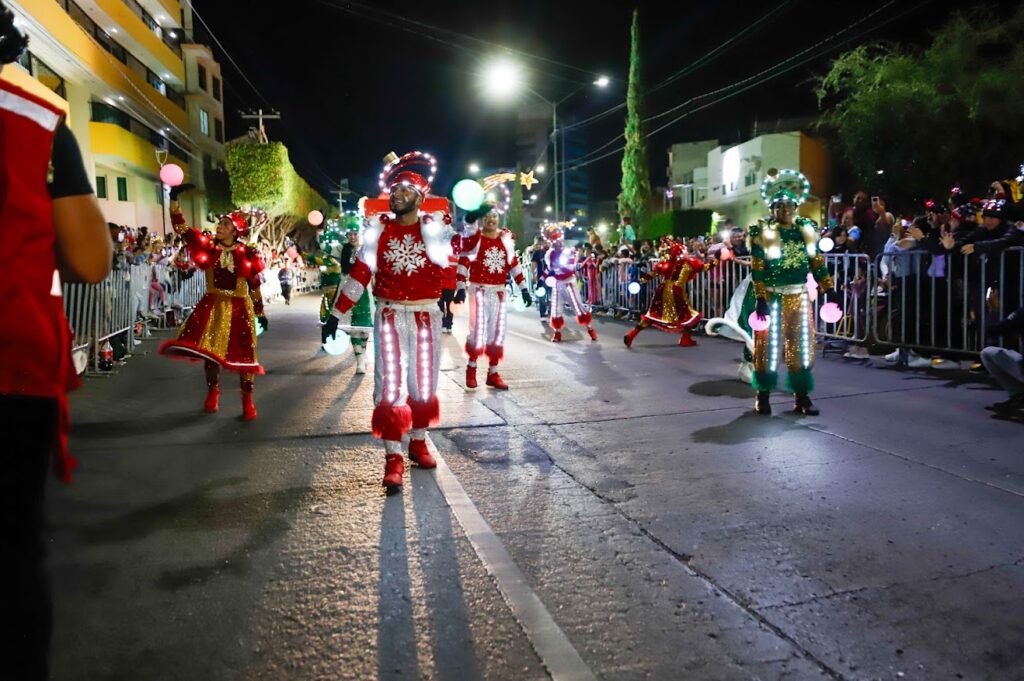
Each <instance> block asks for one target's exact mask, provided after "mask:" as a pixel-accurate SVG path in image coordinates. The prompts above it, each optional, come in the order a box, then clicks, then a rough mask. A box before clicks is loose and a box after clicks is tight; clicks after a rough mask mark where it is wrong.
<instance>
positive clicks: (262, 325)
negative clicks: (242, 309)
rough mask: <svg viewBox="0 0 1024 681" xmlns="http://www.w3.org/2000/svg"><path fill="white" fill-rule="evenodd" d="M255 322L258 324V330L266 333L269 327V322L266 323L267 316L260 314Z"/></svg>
mask: <svg viewBox="0 0 1024 681" xmlns="http://www.w3.org/2000/svg"><path fill="white" fill-rule="evenodd" d="M256 321H257V322H258V323H259V325H260V328H262V329H263V332H264V333H266V331H267V328H268V327H269V326H270V322H268V321H267V316H266V315H262V314H261V315H260V316H259V317H257V318H256Z"/></svg>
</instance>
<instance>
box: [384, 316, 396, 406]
mask: <svg viewBox="0 0 1024 681" xmlns="http://www.w3.org/2000/svg"><path fill="white" fill-rule="evenodd" d="M394 316H395V313H394V311H392V310H390V309H388V310H384V311H383V312H382V313H381V337H382V341H383V350H384V375H385V377H386V379H387V380H386V381H385V385H384V402H385V404H387V405H389V406H391V405H394V404H395V403H396V402H398V393H399V387H398V378H399V377H398V372H399V369H400V367H399V366H398V349H397V348H396V347H395V345H396V344H397V342H398V339H397V335H398V332H397V331H396V329H395V324H394V322H395V319H394Z"/></svg>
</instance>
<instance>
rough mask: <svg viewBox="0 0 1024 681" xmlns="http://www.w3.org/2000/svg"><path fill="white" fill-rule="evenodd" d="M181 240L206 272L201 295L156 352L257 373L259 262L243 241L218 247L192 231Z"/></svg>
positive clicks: (260, 307)
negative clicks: (178, 326)
mask: <svg viewBox="0 0 1024 681" xmlns="http://www.w3.org/2000/svg"><path fill="white" fill-rule="evenodd" d="M184 238H185V242H186V243H187V244H188V247H189V250H190V252H191V254H192V260H193V262H195V265H196V267H197V268H198V269H200V270H202V271H203V272H204V273H205V274H206V295H204V296H203V297H202V299H201V300H200V301H199V304H198V305H196V309H195V310H194V311H193V312H192V314H191V315H189V317H188V319H186V320H185V323H184V324H182V326H181V329H180V330H179V332H178V337H177V338H176V339H174V340H169V341H166V342H164V343H163V344H161V345H160V353H161V354H163V355H166V356H168V357H171V358H174V359H184V360H191V361H200V360H209V361H211V362H216V363H217V364H219V365H220V366H221V367H223V368H224V369H227V370H228V371H235V372H239V373H247V374H260V375H262V374H263V373H265V372H264V371H263V367H262V366H260V364H259V362H258V361H257V359H256V317H257V316H258V315H262V314H263V299H262V298H261V297H260V295H259V290H260V276H259V275H260V272H262V271H263V269H264V267H265V265H264V264H263V261H262V260H261V259H260V257H259V254H258V253H257V252H256V250H255V249H253V248H250V247H249V246H246V245H245V244H243V243H236V244H235V246H233V247H232V248H230V249H223V248H222V247H221V246H220V245H218V244H217V243H216V242H215V241H214V240H213V239H211V238H210V237H208V236H206V235H205V234H203V233H202V232H200V231H199V230H197V229H190V230H188V232H186V233H185V236H184Z"/></svg>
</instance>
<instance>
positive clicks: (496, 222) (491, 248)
mask: <svg viewBox="0 0 1024 681" xmlns="http://www.w3.org/2000/svg"><path fill="white" fill-rule="evenodd" d="M478 222H479V223H481V225H480V228H479V230H475V231H474V232H473V233H472V235H470V236H467V237H465V238H464V239H463V242H462V255H461V257H460V258H459V271H458V286H459V292H458V296H459V297H458V300H463V299H465V297H466V291H467V289H468V291H469V336H468V337H467V338H466V354H467V355H469V362H468V363H467V364H466V387H467V388H471V389H472V388H476V387H477V382H476V361H477V359H478V358H479V357H480V355H483V354H486V355H487V359H488V360H489V361H490V366H489V367H488V368H487V385H489V386H491V387H492V388H495V389H497V390H508V385H507V384H506V383H505V381H503V380H502V378H501V374H499V373H498V363H499V362H501V359H502V358H503V357H504V356H505V329H506V328H507V326H508V291H507V290H506V289H505V282H506V281H507V280H508V277H509V275H511V276H512V280H513V281H515V283H516V286H518V287H519V289H520V292H521V295H522V296H523V303H525V304H526V306H527V307H529V306H530V304H531V303H532V301H531V299H530V292H529V290H528V289H527V287H526V278H525V277H524V276H523V269H522V268H521V267H520V266H519V259H518V258H517V257H516V245H515V237H514V236H513V235H512V232H510V231H509V230H507V229H501V228H500V224H501V214H500V213H499V212H498V211H497V209H495V208H494V206H493V205H491V204H489V203H485V204H483V205H481V206H480V207H479V208H477V209H476V210H475V211H473V212H471V213H469V214H468V215H467V216H466V224H467V225H474V226H475V225H476V224H477V223H478Z"/></svg>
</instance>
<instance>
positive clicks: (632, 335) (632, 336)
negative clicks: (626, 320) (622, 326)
mask: <svg viewBox="0 0 1024 681" xmlns="http://www.w3.org/2000/svg"><path fill="white" fill-rule="evenodd" d="M639 334H640V329H631V330H630V332H629V333H627V334H626V335H625V336H623V337H622V342H623V343H625V344H626V347H627V348H631V347H633V341H634V340H636V337H637V336H638V335H639Z"/></svg>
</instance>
